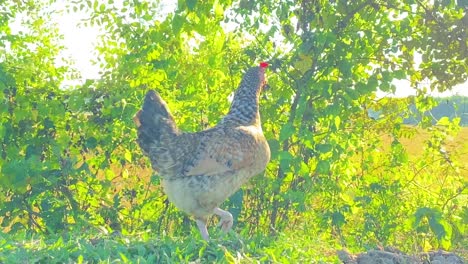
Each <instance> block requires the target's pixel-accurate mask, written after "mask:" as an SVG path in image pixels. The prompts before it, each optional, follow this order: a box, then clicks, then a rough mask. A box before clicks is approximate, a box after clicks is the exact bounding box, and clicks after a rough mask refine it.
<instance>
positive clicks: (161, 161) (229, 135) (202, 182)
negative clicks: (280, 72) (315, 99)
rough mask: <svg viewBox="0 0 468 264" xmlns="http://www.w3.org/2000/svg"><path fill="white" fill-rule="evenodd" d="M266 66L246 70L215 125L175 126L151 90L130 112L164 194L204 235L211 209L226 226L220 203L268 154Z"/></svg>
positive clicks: (227, 220)
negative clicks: (263, 109) (263, 110)
mask: <svg viewBox="0 0 468 264" xmlns="http://www.w3.org/2000/svg"><path fill="white" fill-rule="evenodd" d="M267 66H268V64H267V63H260V66H258V67H252V68H250V69H249V70H248V71H247V72H246V73H245V75H244V77H243V79H242V81H241V83H240V85H239V87H238V89H237V91H236V92H235V94H234V99H233V101H232V105H231V108H230V110H229V113H228V114H227V115H226V116H225V117H224V118H223V119H222V120H221V121H220V122H219V123H218V124H217V125H216V126H215V127H212V128H209V129H207V130H204V131H200V132H196V133H186V132H182V131H180V130H179V129H178V128H177V125H176V123H175V122H174V118H173V116H172V115H171V113H170V112H169V109H168V107H167V105H166V103H165V102H164V100H163V99H162V98H161V97H160V96H159V95H158V94H157V93H156V92H155V91H149V92H148V93H147V94H146V97H145V101H144V103H143V107H142V109H141V110H140V111H139V112H138V113H137V114H136V115H135V117H134V121H135V124H136V125H137V127H138V139H137V141H138V144H139V145H140V147H141V149H142V151H143V152H144V154H145V155H146V156H148V157H149V158H150V160H151V165H152V167H153V169H154V170H155V171H156V172H157V173H158V174H159V175H160V177H161V179H162V180H161V182H162V186H163V188H164V191H165V193H166V194H167V196H168V198H169V200H170V201H171V202H172V203H174V204H175V206H176V207H177V208H179V209H180V210H182V211H184V212H185V213H187V214H189V215H192V216H193V217H194V218H195V220H196V222H197V226H198V228H199V229H200V233H201V236H202V237H203V239H205V240H208V239H209V235H208V230H207V228H206V222H207V219H208V217H209V216H210V215H213V214H215V215H218V216H220V217H221V221H220V225H221V228H222V230H223V231H226V232H227V231H229V230H230V229H231V227H232V224H233V218H232V215H231V214H230V213H229V212H227V211H224V210H222V209H220V208H219V206H220V205H221V203H223V202H224V201H225V200H226V199H227V198H228V197H229V196H231V195H232V194H233V193H234V192H236V191H237V190H238V189H239V188H240V187H241V186H242V184H244V183H245V182H246V181H248V180H249V179H250V178H251V177H253V176H255V175H257V174H260V173H261V172H262V171H264V170H265V167H266V165H267V163H268V161H269V160H270V148H269V147H268V143H267V141H266V139H265V137H264V135H263V132H262V128H261V123H260V114H259V97H260V93H261V92H262V90H263V88H264V86H265V83H266V82H265V69H266V67H267Z"/></svg>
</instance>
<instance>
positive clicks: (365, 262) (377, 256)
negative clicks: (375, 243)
mask: <svg viewBox="0 0 468 264" xmlns="http://www.w3.org/2000/svg"><path fill="white" fill-rule="evenodd" d="M337 254H338V257H339V258H340V260H341V261H342V262H343V263H344V264H464V263H467V262H466V260H464V259H462V257H460V256H458V255H456V254H455V253H451V252H446V251H442V250H439V251H432V252H426V253H420V254H417V255H407V254H405V253H403V252H401V251H399V250H398V249H394V248H385V249H381V250H370V251H367V252H364V253H360V254H356V255H353V254H350V253H349V252H347V251H346V250H340V251H338V252H337Z"/></svg>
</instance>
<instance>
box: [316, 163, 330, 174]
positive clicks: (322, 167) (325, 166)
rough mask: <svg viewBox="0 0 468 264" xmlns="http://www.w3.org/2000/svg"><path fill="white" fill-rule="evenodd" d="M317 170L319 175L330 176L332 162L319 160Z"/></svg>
mask: <svg viewBox="0 0 468 264" xmlns="http://www.w3.org/2000/svg"><path fill="white" fill-rule="evenodd" d="M316 170H317V173H320V174H328V173H329V172H330V162H329V161H328V160H319V162H318V164H317V169H316Z"/></svg>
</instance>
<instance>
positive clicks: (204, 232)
mask: <svg viewBox="0 0 468 264" xmlns="http://www.w3.org/2000/svg"><path fill="white" fill-rule="evenodd" d="M195 221H196V222H197V226H198V229H199V230H200V234H201V236H202V238H203V239H204V240H205V241H208V240H210V235H209V234H208V229H206V221H205V220H202V219H196V220H195Z"/></svg>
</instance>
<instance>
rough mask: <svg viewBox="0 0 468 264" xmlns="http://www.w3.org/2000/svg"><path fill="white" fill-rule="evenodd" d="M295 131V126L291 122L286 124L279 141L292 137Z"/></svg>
mask: <svg viewBox="0 0 468 264" xmlns="http://www.w3.org/2000/svg"><path fill="white" fill-rule="evenodd" d="M294 132H295V129H294V126H293V125H291V124H286V125H284V126H283V127H282V128H281V130H280V135H279V141H280V142H282V141H285V140H286V139H288V138H290V137H291V136H292V135H293V134H294Z"/></svg>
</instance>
